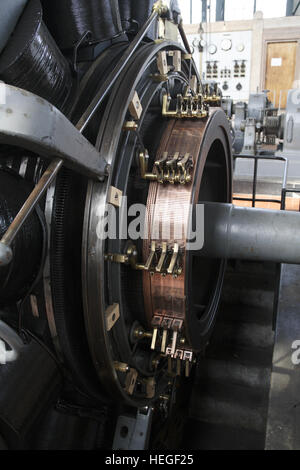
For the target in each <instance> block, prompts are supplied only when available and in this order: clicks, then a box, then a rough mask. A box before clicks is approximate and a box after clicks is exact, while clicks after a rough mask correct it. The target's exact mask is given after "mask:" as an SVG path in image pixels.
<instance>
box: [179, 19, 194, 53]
mask: <svg viewBox="0 0 300 470" xmlns="http://www.w3.org/2000/svg"><path fill="white" fill-rule="evenodd" d="M178 29H179V32H180V36H181V39H182V42H183V44H184V47H185V48H186V51H187V52H188V53H189V54H191V53H192V51H191V48H190V45H189V41H188V39H187V37H186V34H185V31H184V28H183V25H182V20H181V21H180V23H179V25H178Z"/></svg>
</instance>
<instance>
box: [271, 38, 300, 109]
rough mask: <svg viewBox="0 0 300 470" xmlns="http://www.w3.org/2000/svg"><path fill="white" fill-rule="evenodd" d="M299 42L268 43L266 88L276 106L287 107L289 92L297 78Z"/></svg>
mask: <svg viewBox="0 0 300 470" xmlns="http://www.w3.org/2000/svg"><path fill="white" fill-rule="evenodd" d="M297 45H298V44H297V42H272V43H268V49H267V64H266V83H265V88H266V90H270V93H269V98H270V99H271V101H272V102H274V103H275V106H276V107H279V105H280V108H281V109H284V108H285V107H286V99H287V92H288V90H290V89H291V88H292V86H293V82H294V80H295V67H296V53H297Z"/></svg>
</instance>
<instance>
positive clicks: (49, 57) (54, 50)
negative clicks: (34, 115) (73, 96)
mask: <svg viewBox="0 0 300 470" xmlns="http://www.w3.org/2000/svg"><path fill="white" fill-rule="evenodd" d="M0 79H1V80H3V81H5V82H6V83H8V84H11V85H14V86H17V87H19V88H23V89H25V90H28V91H30V92H32V93H35V94H37V95H39V96H41V97H42V98H45V99H47V100H48V101H50V102H51V103H52V104H54V105H55V106H56V107H58V108H59V109H61V110H64V108H65V105H66V102H67V99H68V97H69V95H70V93H71V90H72V83H73V78H72V74H71V69H70V66H69V64H68V62H67V60H66V59H65V58H64V56H63V55H62V53H61V52H60V50H59V49H58V47H57V45H56V43H55V41H54V39H53V37H52V36H51V34H50V33H49V31H48V29H47V27H46V26H45V24H44V23H43V21H42V7H41V3H40V1H39V0H30V1H29V3H28V5H27V6H26V8H25V10H24V12H23V14H22V16H21V18H20V20H19V22H18V24H17V26H16V28H15V31H14V33H13V35H12V36H11V38H10V41H9V42H8V44H7V45H6V47H5V49H4V50H3V52H2V54H1V56H0Z"/></svg>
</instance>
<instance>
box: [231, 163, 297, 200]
mask: <svg viewBox="0 0 300 470" xmlns="http://www.w3.org/2000/svg"><path fill="white" fill-rule="evenodd" d="M233 158H234V159H235V160H237V159H239V158H240V159H252V160H254V169H253V185H252V198H245V197H234V198H233V200H234V201H247V202H252V207H255V205H256V202H271V203H274V204H279V205H280V208H281V209H284V207H285V194H286V192H289V191H290V190H288V189H286V185H287V172H288V159H287V158H286V157H280V156H275V155H274V156H273V155H234V156H233ZM259 160H266V161H267V160H269V161H270V160H273V161H278V162H284V171H283V179H282V190H281V199H280V200H278V199H258V198H257V197H256V193H257V172H258V162H259ZM291 192H298V191H291ZM299 192H300V191H299Z"/></svg>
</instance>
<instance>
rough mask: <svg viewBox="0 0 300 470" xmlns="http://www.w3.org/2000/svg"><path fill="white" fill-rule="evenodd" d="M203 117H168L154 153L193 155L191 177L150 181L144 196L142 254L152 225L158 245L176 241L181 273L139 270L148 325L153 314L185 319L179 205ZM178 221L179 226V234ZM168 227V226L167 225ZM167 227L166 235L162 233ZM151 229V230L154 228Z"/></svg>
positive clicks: (187, 191) (188, 193) (187, 189)
mask: <svg viewBox="0 0 300 470" xmlns="http://www.w3.org/2000/svg"><path fill="white" fill-rule="evenodd" d="M206 122H207V121H206V120H180V119H178V120H175V119H174V120H172V121H170V123H169V125H168V127H167V129H166V131H165V133H164V135H163V138H162V140H161V144H160V147H159V149H158V153H157V160H159V159H160V158H161V157H162V155H163V153H164V152H168V155H169V156H173V155H174V154H175V153H176V152H179V154H180V155H185V154H186V153H189V154H190V155H191V156H192V157H193V159H194V169H193V170H192V181H191V182H190V183H189V184H186V185H174V184H159V183H158V182H156V181H154V182H151V183H150V185H149V193H148V199H147V228H148V237H147V239H146V240H144V243H143V258H144V262H146V260H147V258H148V256H149V254H150V249H151V241H152V240H151V236H152V234H153V230H154V228H155V227H156V230H157V235H158V236H156V237H155V240H156V242H157V245H158V246H160V247H161V246H162V243H163V242H167V244H168V246H172V245H174V243H178V244H179V247H180V250H181V253H182V269H183V270H182V274H181V275H180V276H178V277H177V278H175V277H173V276H163V275H161V274H158V273H154V274H153V273H152V274H150V273H149V272H144V273H143V290H144V303H145V311H146V317H147V320H148V322H149V325H151V322H152V318H153V316H154V315H162V316H167V317H169V318H172V319H180V320H182V321H183V322H184V321H185V315H186V292H185V277H186V276H185V274H186V273H185V258H186V252H185V248H186V237H185V233H186V230H187V226H188V217H189V212H188V211H183V210H181V209H182V207H183V205H189V204H190V203H191V202H192V192H193V185H194V181H193V180H194V174H195V169H196V168H197V162H198V159H199V155H200V149H201V142H202V139H203V136H204V131H205V128H206ZM178 224H179V225H180V224H181V226H182V227H183V230H182V234H181V236H180V237H179V238H178V237H177V238H176V236H175V235H177V236H178V234H179V233H180V232H179V230H178ZM168 228H169V229H168ZM168 231H169V234H170V235H169V237H168V238H166V236H165V234H166V233H168ZM154 232H155V230H154Z"/></svg>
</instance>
